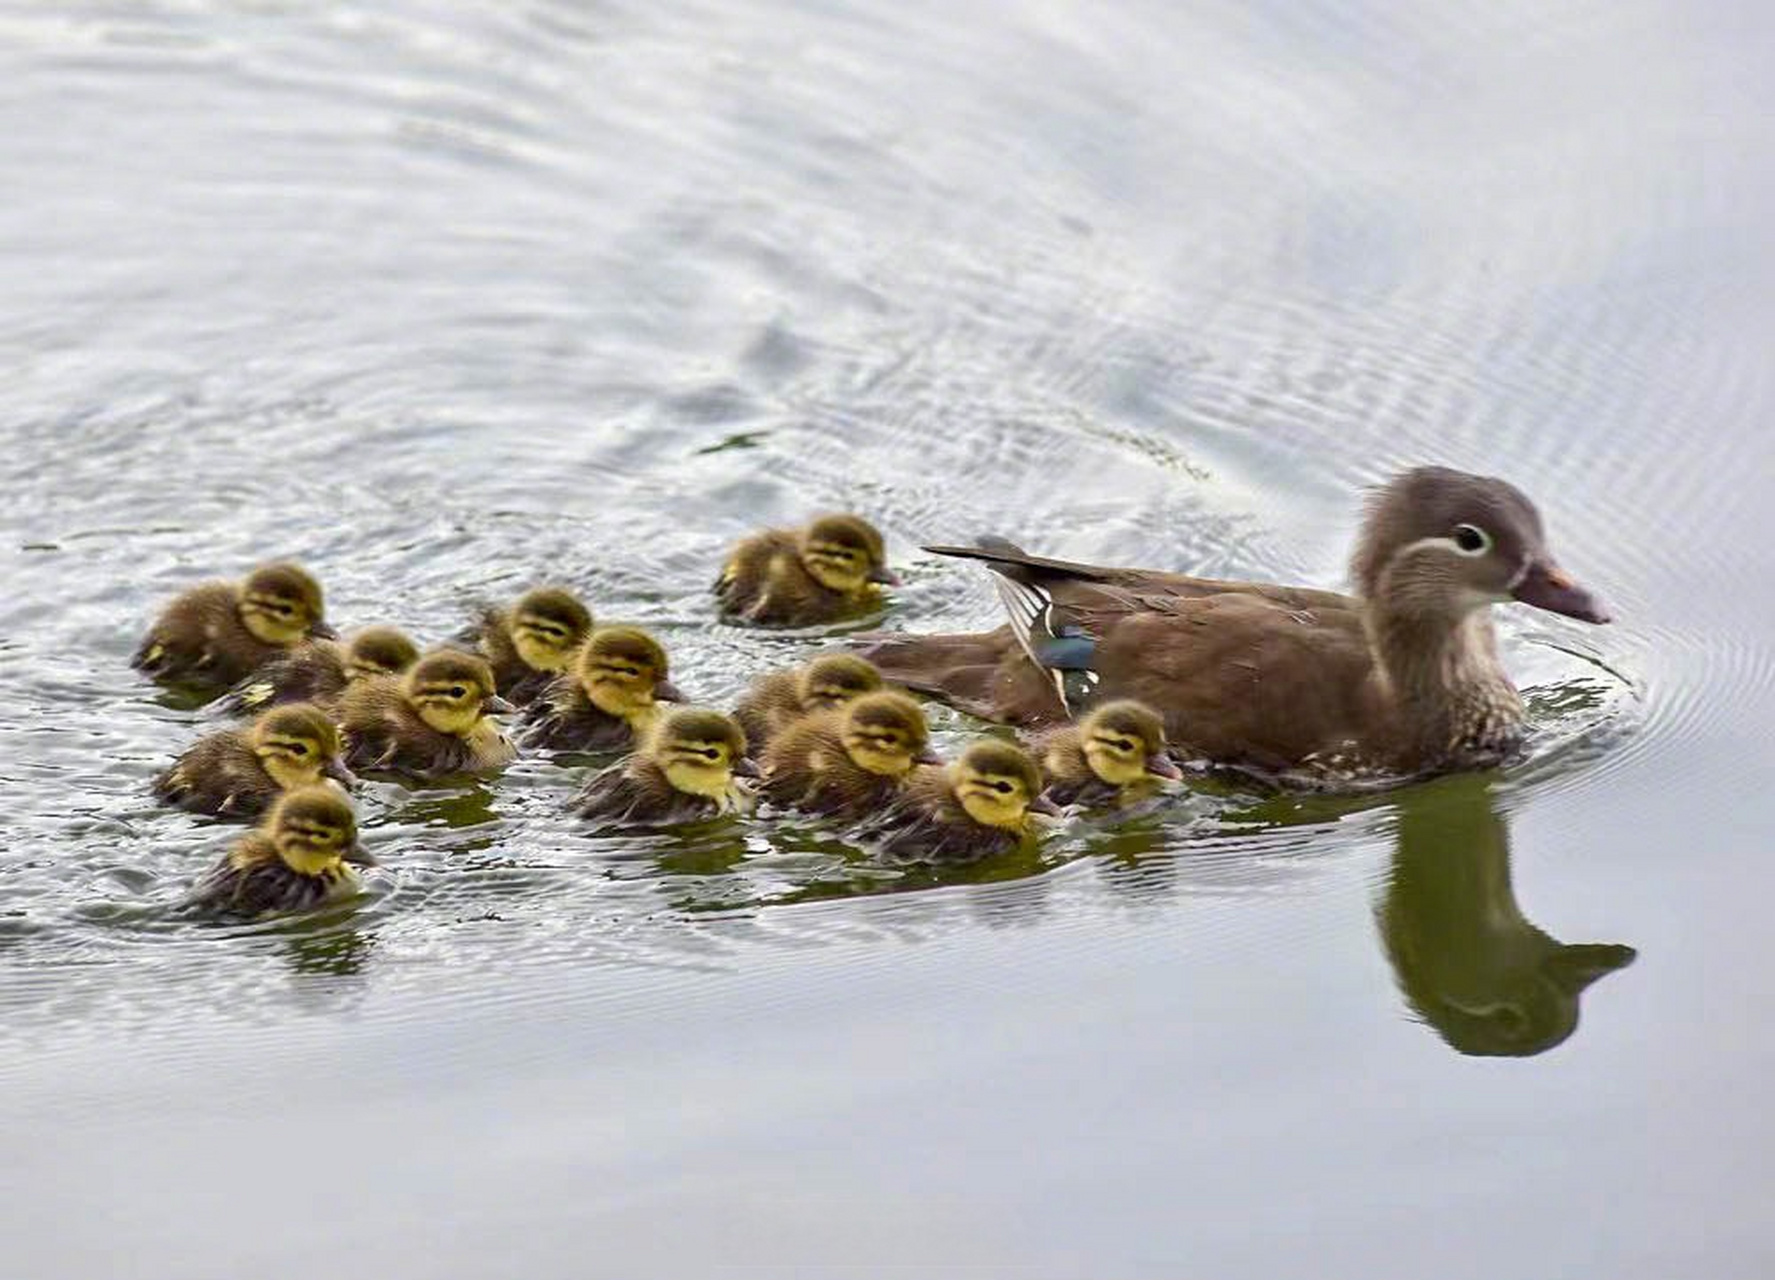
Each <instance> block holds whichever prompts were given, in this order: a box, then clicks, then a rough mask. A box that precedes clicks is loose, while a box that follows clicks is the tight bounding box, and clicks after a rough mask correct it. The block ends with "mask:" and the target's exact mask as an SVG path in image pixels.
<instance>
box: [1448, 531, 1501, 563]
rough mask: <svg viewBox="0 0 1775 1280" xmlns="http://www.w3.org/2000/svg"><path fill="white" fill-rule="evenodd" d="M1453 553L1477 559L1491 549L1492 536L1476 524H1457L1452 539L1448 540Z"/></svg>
mask: <svg viewBox="0 0 1775 1280" xmlns="http://www.w3.org/2000/svg"><path fill="white" fill-rule="evenodd" d="M1449 542H1451V543H1453V544H1454V549H1455V551H1456V552H1457V553H1458V554H1460V555H1463V556H1468V557H1470V558H1474V559H1477V558H1478V557H1479V556H1482V555H1485V554H1486V553H1487V552H1489V551H1490V550H1491V549H1492V536H1491V534H1489V533H1487V532H1486V531H1485V530H1484V529H1481V528H1480V527H1479V526H1478V525H1476V524H1457V525H1456V526H1455V531H1454V537H1452V538H1450V539H1449Z"/></svg>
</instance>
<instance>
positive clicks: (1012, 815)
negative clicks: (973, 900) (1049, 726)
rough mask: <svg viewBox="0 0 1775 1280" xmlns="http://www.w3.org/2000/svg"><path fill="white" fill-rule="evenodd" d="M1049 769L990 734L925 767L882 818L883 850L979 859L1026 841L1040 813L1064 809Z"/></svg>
mask: <svg viewBox="0 0 1775 1280" xmlns="http://www.w3.org/2000/svg"><path fill="white" fill-rule="evenodd" d="M1041 792H1042V774H1041V770H1040V769H1038V768H1037V767H1036V763H1035V761H1034V760H1032V759H1030V758H1029V756H1028V754H1027V753H1026V752H1024V750H1023V749H1022V748H1021V747H1018V746H1016V745H1015V744H1013V743H1009V742H1001V741H999V740H998V739H996V738H982V739H980V740H979V741H977V742H975V743H973V744H972V745H971V746H969V747H968V749H967V750H966V751H964V752H962V753H961V755H960V756H959V757H957V758H956V760H955V761H954V762H953V763H951V764H947V765H926V766H925V767H923V768H920V769H918V770H917V771H916V772H915V773H914V774H913V775H912V777H911V779H910V780H909V781H908V782H907V783H906V786H905V789H904V790H903V791H902V792H901V794H900V796H899V797H898V798H897V799H896V800H895V802H894V804H893V805H892V806H891V807H890V808H889V809H888V810H887V811H886V812H885V813H884V814H882V816H881V818H880V819H879V821H878V823H877V824H876V829H877V830H880V831H882V832H884V834H883V835H882V836H881V837H880V839H879V842H878V845H877V847H878V849H879V851H880V852H881V853H882V854H883V856H885V857H887V858H890V859H892V860H893V861H895V862H932V863H944V864H950V865H953V864H957V863H964V862H977V861H979V860H980V859H981V858H988V857H992V856H994V855H996V854H1003V853H1011V852H1014V851H1015V850H1017V849H1019V848H1021V847H1023V845H1024V843H1025V842H1026V841H1028V840H1030V839H1032V838H1033V837H1034V836H1035V834H1036V827H1035V819H1034V818H1032V817H1031V815H1032V814H1035V813H1043V814H1052V813H1056V812H1058V810H1057V808H1056V807H1055V805H1054V804H1053V802H1052V801H1050V800H1048V799H1047V798H1046V797H1044V796H1043V795H1042V794H1041Z"/></svg>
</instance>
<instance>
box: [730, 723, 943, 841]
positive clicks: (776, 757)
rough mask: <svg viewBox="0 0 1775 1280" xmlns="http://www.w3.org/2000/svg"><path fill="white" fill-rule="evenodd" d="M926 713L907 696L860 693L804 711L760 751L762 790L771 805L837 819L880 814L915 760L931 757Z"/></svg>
mask: <svg viewBox="0 0 1775 1280" xmlns="http://www.w3.org/2000/svg"><path fill="white" fill-rule="evenodd" d="M929 740H930V731H929V729H928V728H927V727H926V725H925V719H924V712H923V711H921V710H919V706H918V704H917V703H916V702H914V701H913V700H912V699H911V698H908V697H907V696H906V695H905V694H901V693H892V692H887V691H883V692H880V693H866V694H864V695H863V696H862V697H860V698H857V699H855V700H854V701H852V702H849V703H847V704H846V705H845V706H843V707H842V708H840V709H838V710H836V711H823V712H820V713H819V714H817V715H811V716H807V717H806V718H804V719H802V720H799V721H797V722H796V723H794V724H792V725H790V726H789V727H788V728H787V729H785V730H784V731H783V732H782V733H781V734H780V735H778V737H777V738H776V740H775V741H774V742H772V743H771V744H770V746H769V747H768V748H767V749H766V750H765V752H764V759H763V762H762V763H763V772H764V786H763V791H764V794H765V795H766V796H767V797H769V798H770V799H771V800H772V801H773V802H775V803H776V804H782V805H794V806H796V807H797V808H801V809H805V810H807V811H808V812H810V813H820V814H825V815H827V816H829V817H839V818H866V817H869V816H870V815H872V814H875V813H879V812H880V811H881V810H882V809H884V808H886V806H887V805H888V804H889V803H891V802H892V801H893V800H894V799H895V798H896V797H897V796H898V795H899V794H900V789H901V787H902V786H903V785H904V784H905V782H906V779H907V778H908V777H909V776H910V775H911V773H912V770H913V767H914V766H915V765H918V764H921V763H925V764H929V763H935V762H936V760H937V757H935V756H934V755H932V754H930V748H929Z"/></svg>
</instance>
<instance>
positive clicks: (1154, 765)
mask: <svg viewBox="0 0 1775 1280" xmlns="http://www.w3.org/2000/svg"><path fill="white" fill-rule="evenodd" d="M1146 771H1147V772H1148V773H1150V774H1152V776H1153V777H1155V778H1168V779H1170V780H1171V781H1172V782H1182V781H1183V770H1182V769H1179V768H1178V767H1177V766H1176V765H1175V764H1173V763H1172V762H1171V757H1170V756H1168V755H1166V754H1165V753H1164V752H1163V751H1155V752H1153V753H1152V754H1151V755H1150V756H1148V757H1147V758H1146Z"/></svg>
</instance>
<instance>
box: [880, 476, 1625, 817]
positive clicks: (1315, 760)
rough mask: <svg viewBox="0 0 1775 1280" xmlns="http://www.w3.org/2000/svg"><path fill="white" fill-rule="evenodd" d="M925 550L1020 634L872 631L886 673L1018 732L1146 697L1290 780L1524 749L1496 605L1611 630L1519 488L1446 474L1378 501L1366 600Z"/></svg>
mask: <svg viewBox="0 0 1775 1280" xmlns="http://www.w3.org/2000/svg"><path fill="white" fill-rule="evenodd" d="M927 550H930V551H933V552H936V553H938V554H942V555H952V556H964V557H968V558H972V559H976V560H981V561H984V562H985V563H986V565H987V567H989V568H990V569H992V570H993V571H994V573H996V574H997V575H998V577H997V585H998V588H999V594H1000V596H1001V598H1002V599H1003V601H1004V603H1005V606H1006V610H1007V612H1008V613H1009V614H1010V623H1009V624H1008V625H1007V626H1004V627H1000V628H999V629H997V630H996V631H990V632H985V633H981V634H968V635H935V636H907V635H899V634H887V633H877V634H875V635H872V636H865V637H860V638H859V642H860V644H861V645H862V651H863V652H864V653H865V655H866V656H867V657H868V658H869V659H870V660H871V661H873V662H874V663H875V664H876V666H877V667H879V668H880V670H881V673H882V675H883V676H884V677H886V678H887V679H889V680H892V681H897V682H899V683H900V684H903V685H905V686H906V687H908V688H910V689H915V690H918V691H921V692H924V693H929V694H932V695H934V696H936V697H938V698H940V699H942V700H944V701H946V702H949V703H951V704H953V705H955V706H957V707H959V708H961V709H962V710H964V711H969V712H972V713H973V714H975V715H980V716H984V717H985V718H987V719H989V720H998V721H1005V722H1009V723H1012V724H1022V725H1038V726H1039V725H1045V724H1051V723H1056V722H1061V721H1064V720H1067V719H1070V718H1071V717H1072V716H1074V715H1076V714H1079V713H1081V712H1083V711H1084V710H1085V709H1086V708H1088V707H1090V706H1091V705H1094V704H1095V703H1097V702H1098V701H1100V700H1104V699H1109V698H1134V699H1138V700H1139V701H1141V702H1144V703H1146V704H1147V705H1148V706H1150V707H1152V708H1153V709H1154V710H1155V711H1157V712H1158V713H1159V714H1160V715H1161V716H1162V717H1163V718H1164V721H1165V733H1166V737H1167V739H1168V740H1169V742H1170V744H1171V747H1172V749H1173V751H1174V752H1175V753H1176V754H1177V755H1179V756H1180V757H1182V758H1185V759H1195V760H1203V761H1206V762H1208V763H1210V764H1215V765H1224V766H1230V767H1233V768H1236V769H1241V770H1245V771H1248V772H1253V773H1257V774H1260V775H1263V776H1265V777H1269V778H1280V779H1286V780H1289V781H1300V782H1309V783H1312V782H1319V783H1324V782H1335V783H1341V782H1345V781H1351V780H1353V779H1355V778H1356V777H1359V776H1361V775H1364V774H1370V775H1372V774H1420V773H1431V772H1442V771H1448V770H1457V769H1471V768H1483V767H1487V766H1490V765H1493V764H1496V763H1498V762H1500V761H1502V760H1504V759H1506V758H1508V757H1509V756H1510V755H1512V754H1513V753H1514V752H1516V751H1517V750H1518V748H1519V747H1520V745H1521V742H1522V732H1523V706H1522V699H1521V698H1520V696H1518V694H1517V692H1516V689H1515V686H1513V685H1512V684H1511V683H1510V678H1509V676H1508V675H1506V674H1505V672H1504V669H1503V666H1502V665H1501V664H1500V662H1499V660H1498V649H1497V638H1496V635H1495V633H1494V632H1493V630H1492V622H1491V606H1492V605H1493V604H1497V603H1501V602H1505V601H1511V600H1516V601H1521V602H1522V603H1524V604H1529V605H1533V606H1535V607H1536V608H1540V609H1546V610H1549V611H1551V612H1553V613H1558V614H1563V615H1565V616H1566V617H1570V618H1578V619H1581V620H1583V621H1585V622H1592V623H1602V622H1607V621H1608V620H1609V618H1608V613H1607V610H1606V609H1605V608H1604V607H1603V605H1602V603H1601V602H1600V601H1599V600H1598V599H1597V598H1596V596H1594V595H1592V594H1591V593H1590V592H1589V591H1587V590H1585V589H1584V588H1583V587H1581V586H1579V585H1578V584H1577V583H1576V582H1575V581H1573V580H1572V578H1571V577H1570V576H1569V575H1567V574H1566V573H1565V572H1564V571H1563V570H1562V569H1560V568H1559V567H1558V565H1557V564H1556V563H1555V561H1554V559H1553V557H1552V554H1551V553H1550V552H1549V550H1548V548H1547V541H1546V537H1545V534H1544V533H1543V531H1542V526H1541V517H1540V513H1539V512H1538V511H1537V510H1536V509H1535V505H1534V503H1532V502H1531V501H1529V499H1528V497H1527V496H1526V495H1525V494H1523V492H1522V491H1521V490H1519V489H1517V488H1516V487H1515V486H1513V485H1510V484H1507V483H1506V482H1504V481H1503V480H1498V479H1494V478H1491V477H1487V476H1475V475H1468V474H1466V473H1464V472H1460V471H1452V470H1449V469H1447V468H1444V467H1418V468H1416V469H1414V470H1411V471H1407V472H1405V473H1403V474H1402V475H1399V476H1396V477H1394V478H1393V479H1392V480H1391V481H1390V482H1388V483H1387V484H1386V485H1385V486H1383V487H1382V488H1380V489H1379V490H1378V491H1377V492H1376V493H1375V494H1374V496H1373V497H1372V499H1371V500H1370V502H1369V504H1368V508H1367V511H1366V513H1365V515H1364V518H1363V521H1362V528H1361V533H1360V535H1359V537H1358V539H1357V543H1356V551H1355V555H1354V556H1353V558H1352V561H1351V570H1352V577H1353V578H1354V580H1355V584H1356V590H1357V594H1355V595H1353V596H1349V595H1342V594H1340V593H1338V592H1334V591H1321V590H1315V589H1313V588H1308V587H1283V586H1274V585H1270V584H1267V583H1254V582H1227V581H1219V580H1215V579H1209V578H1193V577H1189V576H1187V575H1185V574H1179V573H1164V572H1159V571H1155V570H1150V569H1114V568H1103V567H1099V566H1096V565H1088V564H1073V563H1068V562H1066V561H1061V560H1049V559H1046V558H1044V557H1041V556H1033V555H1028V554H1025V553H1024V552H1023V551H1022V550H1020V549H1019V548H1017V547H1015V546H1013V545H1011V544H1010V543H1008V542H1005V541H1003V540H1001V539H983V540H982V542H981V545H979V546H975V547H946V546H945V547H929V548H927Z"/></svg>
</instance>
